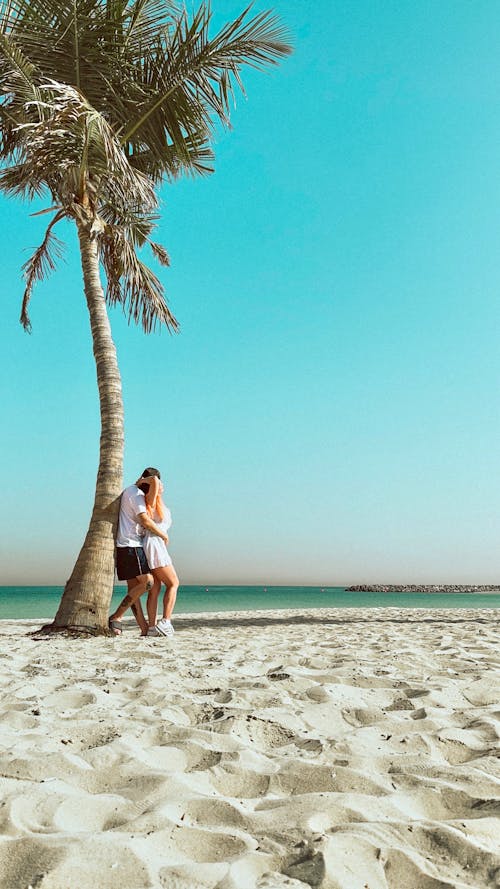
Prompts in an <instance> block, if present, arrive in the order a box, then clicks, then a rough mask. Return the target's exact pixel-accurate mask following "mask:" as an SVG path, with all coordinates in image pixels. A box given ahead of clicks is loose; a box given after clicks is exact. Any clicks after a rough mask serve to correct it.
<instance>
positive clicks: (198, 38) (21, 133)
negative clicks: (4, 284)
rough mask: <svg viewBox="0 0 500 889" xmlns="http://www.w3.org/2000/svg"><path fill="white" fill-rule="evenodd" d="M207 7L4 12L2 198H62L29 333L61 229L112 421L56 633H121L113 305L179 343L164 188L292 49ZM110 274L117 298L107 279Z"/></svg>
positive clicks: (125, 2)
mask: <svg viewBox="0 0 500 889" xmlns="http://www.w3.org/2000/svg"><path fill="white" fill-rule="evenodd" d="M210 22H211V11H210V7H209V5H208V3H207V2H202V3H201V5H200V7H199V9H198V11H196V12H194V13H193V15H192V16H191V17H189V16H188V15H187V13H186V12H185V10H184V9H181V8H179V7H178V6H177V5H176V4H174V3H171V2H162V0H78V2H77V0H66V2H64V0H62V2H55V0H0V162H1V168H2V169H1V172H0V188H1V189H2V190H3V191H4V192H5V193H7V194H8V195H15V196H22V197H25V198H28V199H33V198H34V197H38V196H42V195H47V194H48V195H49V196H50V201H51V205H50V207H48V208H47V210H46V211H42V212H47V213H51V214H52V218H51V220H50V222H49V225H48V227H47V230H46V232H45V236H44V238H43V241H42V243H41V244H40V246H39V247H38V248H37V250H35V252H34V254H33V255H32V256H31V257H30V259H29V260H28V261H27V262H26V263H25V265H24V275H25V281H26V288H25V293H24V298H23V303H22V310H21V323H22V324H23V326H24V327H25V329H26V330H28V331H29V330H30V327H31V325H30V319H29V301H30V298H31V294H32V290H33V286H34V284H35V282H36V281H37V280H40V279H42V278H44V277H45V276H46V275H47V274H48V273H49V272H51V271H52V270H53V269H54V268H55V265H56V262H57V259H58V256H59V255H60V251H61V247H62V245H61V242H60V241H59V240H58V239H57V238H56V237H55V235H54V231H53V229H54V227H55V225H56V224H57V223H58V222H59V221H60V220H61V219H69V220H71V221H72V222H74V223H75V225H76V230H77V235H78V241H79V249H80V256H81V265H82V273H83V283H84V292H85V298H86V302H87V307H88V311H89V317H90V326H91V332H92V339H93V350H94V357H95V362H96V370H97V383H98V389H99V399H100V410H101V439H100V454H99V468H98V473H97V482H96V493H95V501H94V507H93V510H92V515H91V518H90V523H89V528H88V531H87V534H86V537H85V540H84V543H83V546H82V549H81V551H80V554H79V556H78V558H77V561H76V564H75V566H74V568H73V571H72V574H71V577H70V578H69V580H68V581H67V583H66V586H65V589H64V593H63V596H62V599H61V603H60V606H59V609H58V612H57V614H56V617H55V619H54V622H53V623H52V624H51V625H49V627H48V629H50V630H61V629H72V630H75V631H82V630H84V631H86V632H92V633H106V632H107V614H108V610H109V601H110V598H111V594H112V587H113V573H114V530H115V524H116V518H117V510H118V503H119V495H120V492H121V488H122V465H123V444H124V436H123V403H122V395H121V380H120V373H119V368H118V362H117V356H116V350H115V346H114V343H113V339H112V336H111V328H110V324H109V319H108V314H107V310H106V304H109V305H116V304H120V305H121V306H122V307H123V309H124V311H125V312H126V313H127V314H128V316H129V319H131V320H133V321H134V322H136V323H140V324H142V327H143V328H144V330H145V331H146V332H148V333H149V332H150V331H152V330H154V329H155V327H156V326H157V325H165V326H166V327H167V328H168V329H169V330H170V331H176V330H177V329H178V323H177V321H176V319H175V318H174V316H173V315H172V313H171V311H170V309H169V307H168V305H167V303H166V300H165V297H164V291H163V287H162V284H161V282H160V281H159V279H158V278H157V276H156V275H155V274H154V272H153V271H152V270H151V269H150V268H149V266H148V265H146V264H145V263H144V261H143V260H142V259H141V258H140V255H139V251H140V249H141V248H143V247H145V246H146V245H148V246H149V247H150V248H151V250H152V253H153V256H154V258H155V259H156V260H158V261H159V262H160V263H162V264H163V265H168V255H167V252H166V250H165V249H164V248H163V247H162V246H161V245H160V244H157V243H156V242H155V241H154V240H152V238H151V235H152V232H153V230H154V227H155V220H156V218H157V217H156V213H157V197H156V190H157V188H158V187H159V186H160V185H161V184H162V183H164V182H165V181H168V180H172V179H174V178H176V177H178V176H180V175H182V174H185V173H188V174H192V175H200V174H201V175H203V174H207V173H209V172H211V170H212V166H211V163H212V160H213V154H212V149H211V141H212V137H213V133H214V127H215V125H216V124H217V123H218V122H220V123H222V124H223V125H225V126H228V125H229V117H230V107H231V100H232V96H233V91H234V87H235V85H237V86H238V87H239V88H240V89H242V83H241V79H240V71H241V68H242V67H243V66H244V65H249V66H252V67H255V68H259V69H263V68H266V67H267V66H268V65H270V64H276V63H277V62H278V61H279V60H280V59H281V58H282V57H284V56H285V55H287V54H288V53H289V52H290V51H291V48H290V45H289V42H288V41H287V35H286V33H285V31H284V29H283V28H282V26H281V25H280V23H279V21H278V20H277V18H276V17H275V16H274V15H272V14H271V13H270V12H264V13H261V14H259V15H257V16H254V17H253V18H249V8H248V9H246V10H245V11H244V12H243V13H242V14H241V15H240V16H239V17H238V18H237V19H236V20H235V21H234V22H230V23H228V24H227V25H225V26H224V27H223V28H222V29H221V30H220V31H219V32H218V33H217V34H216V35H215V36H213V37H212V36H210V34H209V30H210ZM101 268H103V269H104V272H105V277H106V287H105V289H104V287H103V284H102V281H101V276H100V270H101Z"/></svg>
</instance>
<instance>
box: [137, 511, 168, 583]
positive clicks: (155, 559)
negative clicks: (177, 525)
mask: <svg viewBox="0 0 500 889" xmlns="http://www.w3.org/2000/svg"><path fill="white" fill-rule="evenodd" d="M153 521H154V523H155V525H158V527H159V528H161V530H162V531H163V532H164V533H165V534H166V533H167V531H168V529H169V528H170V526H171V524H172V515H171V513H170V510H169V509H167V507H165V515H164V516H163V520H162V521H161V522H160V521H157V519H156V515H155V517H154V519H153ZM142 547H143V549H144V552H145V553H146V558H147V560H148V565H149V567H150V568H168V567H169V565H172V564H173V563H172V559H171V558H170V556H169V554H168V549H167V544H166V543H165V541H164V540H162V538H161V537H158V535H157V534H153V533H152V532H151V531H146V533H145V534H144V537H143V540H142Z"/></svg>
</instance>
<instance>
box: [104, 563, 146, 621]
mask: <svg viewBox="0 0 500 889" xmlns="http://www.w3.org/2000/svg"><path fill="white" fill-rule="evenodd" d="M152 585H153V578H152V577H151V574H140V575H139V576H138V577H134V578H132V580H127V587H128V593H127V595H126V596H125V598H124V599H122V601H121V602H120V604H119V606H118V608H117V609H116V611H115V612H114V614H112V615H111V616H110V618H109V619H110V621H112V620H113V621H117V620H118V621H119V620H121V619H122V617H123V615H124V614H125V612H126V611H127V609H128V608H132V611H133V613H134V617H135V619H136V621H137V623H138V624H139V627H140V628H141V633H142V635H143V636H145V635H146V633H147V631H148V624H147V621H146V618H145V617H144V613H143V610H142V605H141V603H140V597H141V596H142V594H143V593H145V592H146V590H148V589H151V587H152ZM118 634H119V631H118V633H117V635H118Z"/></svg>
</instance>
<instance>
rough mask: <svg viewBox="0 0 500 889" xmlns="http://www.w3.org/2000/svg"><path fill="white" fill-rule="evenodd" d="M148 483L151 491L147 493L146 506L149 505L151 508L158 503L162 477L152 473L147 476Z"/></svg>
mask: <svg viewBox="0 0 500 889" xmlns="http://www.w3.org/2000/svg"><path fill="white" fill-rule="evenodd" d="M146 484H148V485H149V491H148V493H147V494H146V495H145V497H146V506H149V508H150V509H153V507H154V505H155V503H156V498H157V496H158V492H159V490H160V479H159V478H157V477H156V475H150V476H148V478H147V481H146Z"/></svg>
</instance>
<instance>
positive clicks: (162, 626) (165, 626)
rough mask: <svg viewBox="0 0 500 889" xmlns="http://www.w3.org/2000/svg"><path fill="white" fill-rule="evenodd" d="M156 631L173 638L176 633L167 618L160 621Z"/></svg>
mask: <svg viewBox="0 0 500 889" xmlns="http://www.w3.org/2000/svg"><path fill="white" fill-rule="evenodd" d="M155 629H157V630H159V631H160V633H161V635H162V636H173V635H174V633H175V630H174V628H173V626H172V624H171V623H170V621H169V620H167V618H166V617H162V619H161V620H159V621H158V623H157V624H156V627H155Z"/></svg>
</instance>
